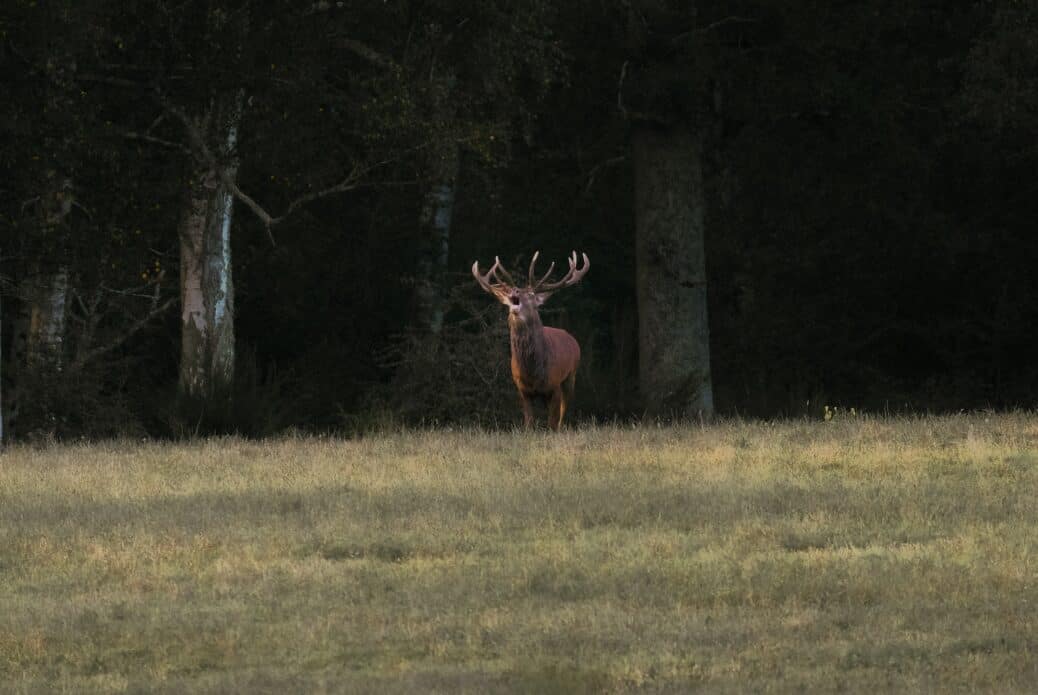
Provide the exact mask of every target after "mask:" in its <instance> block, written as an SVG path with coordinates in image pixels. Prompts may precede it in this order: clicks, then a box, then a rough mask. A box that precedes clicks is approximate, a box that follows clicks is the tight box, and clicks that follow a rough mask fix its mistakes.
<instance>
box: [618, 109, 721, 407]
mask: <svg viewBox="0 0 1038 695" xmlns="http://www.w3.org/2000/svg"><path fill="white" fill-rule="evenodd" d="M632 148H633V157H634V175H635V217H636V234H637V239H636V243H635V254H636V266H637V268H636V274H637V277H636V282H637V294H638V337H639V339H638V348H639V386H640V389H641V397H642V402H643V406H644V408H645V410H646V411H647V412H649V413H652V414H663V415H671V414H676V415H700V416H704V417H710V416H711V415H713V410H714V401H713V389H712V386H711V381H710V331H709V325H708V321H707V285H706V252H705V243H704V232H705V227H704V213H705V206H706V195H705V191H704V189H703V170H702V162H701V159H702V151H703V147H702V143H701V141H700V140H699V139H698V138H696V137H695V136H694V135H693V134H692V133H691V132H690V131H689V130H687V129H685V128H683V127H679V126H674V127H667V128H664V127H655V126H650V125H647V124H638V125H636V126H635V127H634V128H633V132H632Z"/></svg>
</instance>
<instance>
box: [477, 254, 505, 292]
mask: <svg viewBox="0 0 1038 695" xmlns="http://www.w3.org/2000/svg"><path fill="white" fill-rule="evenodd" d="M498 273H500V274H501V275H503V276H504V279H502V278H500V277H498ZM472 276H473V277H474V278H476V282H478V283H479V286H480V287H482V288H483V289H484V290H486V291H487V292H489V293H490V294H496V295H500V294H504V293H506V292H510V291H511V290H512V288H513V287H515V281H514V280H512V276H511V275H509V274H508V271H507V270H505V269H504V268H503V267H502V266H501V260H500V259H499V258H498V257H497V256H494V265H492V266H491V267H490V270H488V271H487V274H486V275H480V274H479V261H475V262H474V263H473V264H472ZM491 280H493V282H491Z"/></svg>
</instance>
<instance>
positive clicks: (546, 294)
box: [534, 292, 551, 306]
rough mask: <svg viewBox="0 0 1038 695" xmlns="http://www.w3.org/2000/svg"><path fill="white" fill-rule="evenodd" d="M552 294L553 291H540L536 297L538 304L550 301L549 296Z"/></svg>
mask: <svg viewBox="0 0 1038 695" xmlns="http://www.w3.org/2000/svg"><path fill="white" fill-rule="evenodd" d="M550 296H551V292H538V293H537V294H535V295H534V297H536V298H537V306H540V305H542V304H544V303H545V302H546V301H548V297H550Z"/></svg>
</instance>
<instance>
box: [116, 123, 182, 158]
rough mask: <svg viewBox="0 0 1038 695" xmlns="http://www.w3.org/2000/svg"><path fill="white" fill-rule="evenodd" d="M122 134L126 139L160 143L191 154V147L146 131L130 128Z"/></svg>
mask: <svg viewBox="0 0 1038 695" xmlns="http://www.w3.org/2000/svg"><path fill="white" fill-rule="evenodd" d="M149 130H150V128H149ZM122 136H123V137H124V138H126V139H128V140H143V141H144V142H150V143H152V144H154V145H161V146H163V147H169V148H171V149H174V150H179V151H181V152H183V153H185V154H191V148H190V147H188V146H187V145H184V144H183V143H180V142H173V141H172V140H163V139H162V138H157V137H155V136H154V135H148V134H147V133H136V132H134V131H132V130H131V131H128V132H125V133H122Z"/></svg>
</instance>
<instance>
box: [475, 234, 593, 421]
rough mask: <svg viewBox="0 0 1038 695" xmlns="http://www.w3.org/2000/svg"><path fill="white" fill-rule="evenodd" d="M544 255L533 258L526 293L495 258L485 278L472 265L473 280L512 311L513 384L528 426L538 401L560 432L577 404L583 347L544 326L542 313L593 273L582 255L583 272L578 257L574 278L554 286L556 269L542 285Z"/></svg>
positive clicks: (572, 269)
mask: <svg viewBox="0 0 1038 695" xmlns="http://www.w3.org/2000/svg"><path fill="white" fill-rule="evenodd" d="M539 255H540V251H537V252H535V253H534V254H533V258H532V259H531V260H530V270H529V273H528V279H527V284H526V287H518V286H517V285H516V283H515V281H514V280H513V279H512V276H511V275H510V274H509V273H508V271H507V270H505V269H504V268H503V267H502V266H501V261H500V259H498V257H497V256H495V257H494V265H493V266H491V268H490V270H489V271H487V273H486V274H485V275H480V272H479V261H478V260H477V261H475V262H474V263H473V264H472V275H473V277H475V278H476V282H478V283H479V286H480V287H482V288H483V289H484V290H486V291H487V292H488V293H490V294H492V295H493V296H494V297H496V298H497V300H498V301H499V302H501V303H502V304H504V305H505V306H506V307H508V331H509V334H510V338H511V347H512V381H514V382H515V387H516V389H518V391H519V403H520V405H521V406H522V409H523V425H524V427H526V428H527V429H529V428H530V427H532V426H533V424H534V416H533V404H532V401H533V400H534V399H538V400H541V401H547V403H548V427H549V429H551V430H554V431H558V429H559V428H560V427H561V426H562V418H563V417H564V416H565V415H566V408H567V407H569V404H570V403H571V402H572V401H573V391H574V387H575V385H576V379H577V367H578V366H579V365H580V345H579V344H578V343H577V340H576V338H574V337H573V336H572V335H570V334H569V333H567V332H566V331H564V330H562V329H561V328H552V327H551V326H545V325H544V324H542V323H541V316H540V313H538V309H539V307H540V306H541V305H542V304H544V302H546V301H547V300H548V298H549V297H551V295H552V294H554V293H555V292H557V291H558V290H561V289H562V288H564V287H572V286H573V285H575V284H577V283H578V282H580V281H581V280H582V279H583V277H584V276H585V275H587V271H588V270H589V269H590V268H591V262H590V261H589V260H588V257H587V254H586V253H582V254H581V255H582V256H583V261H584V263H583V265H582V266H581V267H578V266H577V252H576V251H574V252H573V255H572V256H570V257H569V272H567V273H566V275H565V276H564V277H563V278H562V279H561V280H557V281H553V282H549V281H548V278H549V277H550V276H551V273H552V271H553V270H555V263H552V264H551V266H549V267H548V272H547V273H545V274H544V275H543V276H542V277H541V278H540V279H539V280H538V279H536V275H535V274H534V268H535V266H536V264H537V257H538V256H539Z"/></svg>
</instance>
